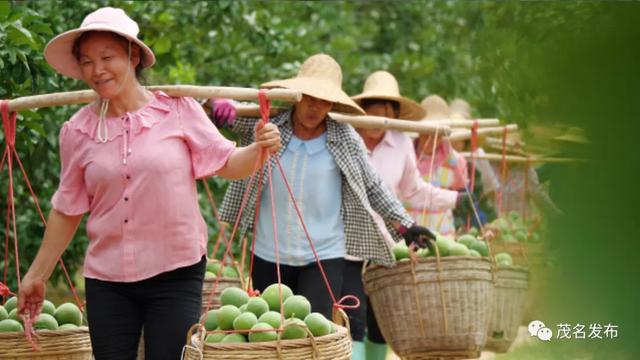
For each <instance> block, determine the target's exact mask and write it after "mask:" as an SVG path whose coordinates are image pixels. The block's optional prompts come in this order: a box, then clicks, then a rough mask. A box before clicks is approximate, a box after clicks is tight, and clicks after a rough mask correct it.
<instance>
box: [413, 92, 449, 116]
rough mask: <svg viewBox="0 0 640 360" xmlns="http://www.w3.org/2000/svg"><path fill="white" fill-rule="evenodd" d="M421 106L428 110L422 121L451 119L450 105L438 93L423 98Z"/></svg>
mask: <svg viewBox="0 0 640 360" xmlns="http://www.w3.org/2000/svg"><path fill="white" fill-rule="evenodd" d="M420 106H422V108H423V109H425V110H426V111H427V115H426V116H425V117H424V118H422V119H421V121H431V120H448V119H449V105H447V102H446V101H445V100H444V99H443V98H441V97H440V96H438V95H429V96H427V97H426V98H424V99H422V102H421V103H420Z"/></svg>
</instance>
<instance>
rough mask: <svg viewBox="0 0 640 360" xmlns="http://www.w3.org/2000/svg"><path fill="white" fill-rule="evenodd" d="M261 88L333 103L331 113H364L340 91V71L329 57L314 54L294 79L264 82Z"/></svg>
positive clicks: (338, 66)
mask: <svg viewBox="0 0 640 360" xmlns="http://www.w3.org/2000/svg"><path fill="white" fill-rule="evenodd" d="M260 87H263V88H285V89H291V90H298V91H300V92H302V93H303V94H305V95H309V96H313V97H314V98H318V99H322V100H325V101H329V102H332V103H333V108H332V109H331V111H334V112H341V113H348V114H358V115H364V114H365V112H364V110H362V108H360V106H358V104H356V103H355V102H354V101H353V100H351V98H349V96H348V95H347V94H346V93H345V92H344V91H343V90H342V70H341V69H340V65H339V64H338V63H337V62H336V61H335V60H334V59H333V58H332V57H331V56H329V55H326V54H316V55H313V56H311V57H310V58H308V59H307V60H305V62H304V63H303V64H302V66H301V67H300V71H298V75H296V77H294V78H290V79H284V80H274V81H269V82H266V83H264V84H262V85H260Z"/></svg>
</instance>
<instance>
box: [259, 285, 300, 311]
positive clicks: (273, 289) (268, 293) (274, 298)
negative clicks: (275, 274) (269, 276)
mask: <svg viewBox="0 0 640 360" xmlns="http://www.w3.org/2000/svg"><path fill="white" fill-rule="evenodd" d="M281 286H282V302H285V301H286V300H287V299H288V298H289V297H291V296H293V291H291V289H290V288H289V287H288V286H287V285H284V284H281ZM279 287H280V286H278V284H271V285H269V286H268V287H267V288H266V289H264V292H263V293H262V295H261V296H262V298H263V299H264V300H265V301H266V302H267V304H269V310H273V311H280V290H279Z"/></svg>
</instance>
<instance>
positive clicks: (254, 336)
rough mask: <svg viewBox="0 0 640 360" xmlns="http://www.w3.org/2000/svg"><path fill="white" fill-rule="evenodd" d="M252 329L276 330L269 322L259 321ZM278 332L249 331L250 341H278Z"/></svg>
mask: <svg viewBox="0 0 640 360" xmlns="http://www.w3.org/2000/svg"><path fill="white" fill-rule="evenodd" d="M251 330H274V329H273V327H272V326H271V325H269V324H267V323H263V322H259V323H257V324H255V325H253V327H252V328H251ZM277 339H278V334H277V333H276V332H275V331H259V332H252V333H249V342H264V341H276V340H277Z"/></svg>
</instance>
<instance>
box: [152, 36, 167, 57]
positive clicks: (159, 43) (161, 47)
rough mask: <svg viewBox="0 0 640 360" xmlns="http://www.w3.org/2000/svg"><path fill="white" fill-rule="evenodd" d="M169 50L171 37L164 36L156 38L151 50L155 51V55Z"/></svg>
mask: <svg viewBox="0 0 640 360" xmlns="http://www.w3.org/2000/svg"><path fill="white" fill-rule="evenodd" d="M169 50H171V39H169V38H168V37H166V36H164V37H161V38H158V39H157V40H156V42H155V45H154V47H153V51H155V53H156V54H157V55H162V54H166V53H168V52H169Z"/></svg>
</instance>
